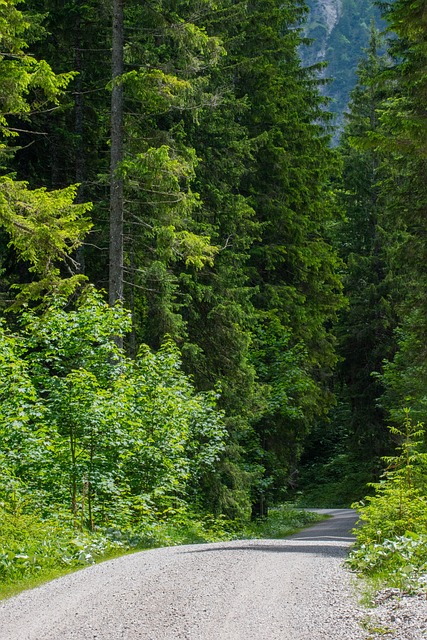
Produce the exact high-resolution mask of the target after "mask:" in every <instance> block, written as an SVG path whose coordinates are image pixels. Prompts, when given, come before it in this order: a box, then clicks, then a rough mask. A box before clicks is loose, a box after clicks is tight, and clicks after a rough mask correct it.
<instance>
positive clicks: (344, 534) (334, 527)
mask: <svg viewBox="0 0 427 640" xmlns="http://www.w3.org/2000/svg"><path fill="white" fill-rule="evenodd" d="M313 511H317V512H320V513H324V514H326V515H330V516H331V518H329V519H328V520H323V521H322V522H318V523H316V524H315V525H313V526H311V527H308V528H307V529H303V531H300V532H299V533H295V534H294V535H292V536H289V538H287V539H285V540H283V543H281V544H279V543H278V541H277V540H276V541H274V542H273V541H272V542H271V543H270V544H268V543H266V542H263V541H261V540H257V541H255V540H248V541H247V542H246V543H245V542H243V541H242V544H240V545H238V546H237V545H236V543H233V542H232V543H230V544H227V543H218V546H214V545H212V546H211V545H207V546H198V545H197V547H195V548H194V549H188V548H187V549H186V550H185V551H182V553H215V552H218V551H252V552H254V551H257V552H269V553H306V554H311V555H322V556H335V557H340V558H342V557H344V556H345V555H346V554H347V552H348V548H349V547H350V545H351V544H352V543H353V542H354V540H355V538H354V536H353V535H352V533H351V531H352V529H354V527H355V526H356V522H357V518H358V517H357V514H356V512H355V511H353V510H352V509H313ZM300 541H301V543H300Z"/></svg>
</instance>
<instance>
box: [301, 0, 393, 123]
mask: <svg viewBox="0 0 427 640" xmlns="http://www.w3.org/2000/svg"><path fill="white" fill-rule="evenodd" d="M307 6H308V8H309V10H310V13H309V16H308V19H307V24H306V28H305V34H306V36H307V37H308V38H310V39H311V40H312V44H310V45H309V46H307V47H303V48H302V51H301V56H302V59H303V63H304V64H305V65H312V64H316V63H318V62H326V63H327V64H328V66H327V67H326V69H324V70H323V71H322V72H321V76H322V77H324V78H329V79H330V80H331V82H330V83H329V84H327V85H326V86H325V88H324V93H325V95H327V96H328V97H329V98H331V99H332V102H331V104H330V107H329V109H330V110H331V111H332V112H333V113H334V114H335V116H336V123H337V125H338V128H340V127H341V126H342V122H343V113H344V112H345V110H346V107H347V104H348V100H349V96H350V92H351V90H352V89H353V87H354V86H355V84H356V81H357V75H356V69H357V65H358V63H359V61H360V58H361V57H362V56H363V52H364V49H365V48H366V47H367V45H368V42H369V33H370V28H371V23H372V21H373V20H374V21H375V23H376V24H377V26H380V25H381V21H380V16H379V10H378V9H377V8H376V7H375V6H374V0H307Z"/></svg>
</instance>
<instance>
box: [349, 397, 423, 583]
mask: <svg viewBox="0 0 427 640" xmlns="http://www.w3.org/2000/svg"><path fill="white" fill-rule="evenodd" d="M390 431H391V434H392V435H393V436H394V437H395V438H397V439H398V441H399V444H398V445H397V448H396V454H395V455H394V456H389V457H385V458H384V462H385V464H386V465H387V468H386V470H385V472H384V474H383V476H382V478H381V479H380V481H379V482H377V483H375V484H373V488H374V489H375V495H373V496H368V497H367V498H366V499H365V500H364V501H362V502H359V503H356V504H355V505H353V506H354V507H355V508H356V509H357V510H358V512H359V515H360V521H361V527H360V528H359V529H356V536H357V545H356V548H355V549H354V550H353V551H352V553H351V554H350V557H349V560H348V563H349V566H350V567H351V568H352V569H354V570H355V571H357V572H358V573H359V574H361V575H362V576H364V577H366V578H368V581H369V582H370V583H372V584H373V585H374V586H375V587H376V588H381V587H383V586H387V587H397V588H399V589H401V590H402V591H407V592H410V593H412V592H419V591H425V590H426V589H427V491H426V490H427V454H426V453H424V452H423V446H424V437H425V430H424V426H423V425H422V424H421V423H416V424H414V423H413V422H412V421H411V418H410V412H409V410H406V411H405V412H404V420H403V426H402V427H401V428H395V427H390Z"/></svg>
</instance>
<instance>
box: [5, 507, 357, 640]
mask: <svg viewBox="0 0 427 640" xmlns="http://www.w3.org/2000/svg"><path fill="white" fill-rule="evenodd" d="M328 512H329V513H330V514H331V515H333V518H331V519H330V520H327V521H324V522H321V523H319V524H317V525H315V526H314V527H311V528H309V529H306V530H304V531H302V532H300V533H298V534H296V535H294V536H292V537H290V538H288V539H286V540H248V541H246V540H245V541H234V542H227V543H216V544H207V545H189V546H183V547H169V548H166V549H154V550H151V551H143V552H140V553H136V554H133V555H129V556H124V557H121V558H117V559H115V560H112V561H109V562H105V563H102V564H99V565H96V566H93V567H89V568H87V569H84V570H83V571H79V572H78V573H74V574H71V575H68V576H65V577H64V578H60V579H58V580H54V581H52V582H50V583H47V584H45V585H43V586H41V587H38V588H37V589H33V590H31V591H26V592H24V593H22V594H20V595H19V596H16V597H15V598H11V599H10V600H6V601H3V602H1V603H0V640H92V639H96V640H122V639H124V640H137V639H138V640H180V639H183V640H279V639H280V640H359V638H360V639H362V638H365V637H366V633H365V632H363V631H362V629H361V627H360V626H359V624H358V620H359V619H360V618H361V617H363V615H364V614H363V612H361V611H360V609H359V608H358V607H357V604H356V598H355V596H354V595H353V593H352V588H351V584H350V583H351V577H350V576H349V574H348V573H347V572H346V571H345V570H344V569H343V567H342V560H343V557H344V556H345V554H346V552H347V548H348V545H349V544H351V542H352V537H351V535H350V534H349V530H350V529H351V528H352V527H353V525H354V522H355V519H356V516H355V514H354V512H353V511H351V510H347V509H340V510H328Z"/></svg>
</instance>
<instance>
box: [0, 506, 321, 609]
mask: <svg viewBox="0 0 427 640" xmlns="http://www.w3.org/2000/svg"><path fill="white" fill-rule="evenodd" d="M2 515H4V514H2ZM27 518H28V516H22V518H21V516H19V515H18V516H16V515H15V516H14V517H13V519H12V520H11V519H9V520H7V518H6V519H3V522H2V523H1V524H0V560H3V565H1V564H0V577H1V583H0V600H2V599H5V598H9V597H11V596H14V595H16V594H18V593H20V592H21V591H24V590H26V589H32V588H34V587H37V586H39V585H41V584H43V583H45V582H48V581H50V580H54V579H55V578H59V577H61V576H64V575H67V574H69V573H72V572H74V571H78V570H79V569H82V568H84V567H87V566H88V565H90V564H94V563H99V562H103V561H106V560H110V559H112V558H116V557H119V556H122V555H126V554H129V553H135V552H136V551H142V550H146V549H150V548H155V547H164V546H173V545H182V544H200V543H206V542H220V541H227V540H238V539H257V538H259V539H266V538H276V539H280V538H284V537H286V536H289V535H291V534H292V533H296V532H297V531H299V530H301V529H303V528H304V527H307V526H310V525H311V524H314V523H315V522H318V521H320V520H323V519H324V518H325V516H322V515H319V514H317V513H311V512H307V511H299V510H297V509H295V508H293V507H292V506H290V505H283V506H281V507H277V508H275V509H271V510H270V512H269V515H268V517H266V518H262V519H259V520H256V521H253V522H246V523H237V522H233V521H230V520H227V519H225V518H214V517H213V516H205V517H203V518H202V517H200V516H199V517H196V516H194V515H192V516H189V515H188V514H176V516H175V518H173V519H171V520H170V521H167V522H156V523H153V522H151V523H146V524H145V526H141V527H140V528H139V529H138V530H134V531H131V532H127V534H126V535H122V534H121V533H120V532H118V531H115V530H112V531H110V532H107V534H106V533H103V534H99V533H97V534H95V535H91V534H88V533H84V534H81V533H77V534H76V532H75V531H73V530H70V529H69V528H60V527H58V526H57V525H56V526H53V525H52V523H43V522H42V521H38V522H37V521H34V520H32V523H31V526H29V529H25V528H24V529H23V528H22V525H24V527H25V525H29V521H28V520H27ZM21 519H22V520H23V521H21ZM15 527H18V528H17V530H16V531H15V533H14V528H15ZM2 534H3V535H2ZM5 534H6V535H5ZM79 536H80V539H79ZM119 539H120V541H119Z"/></svg>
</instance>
